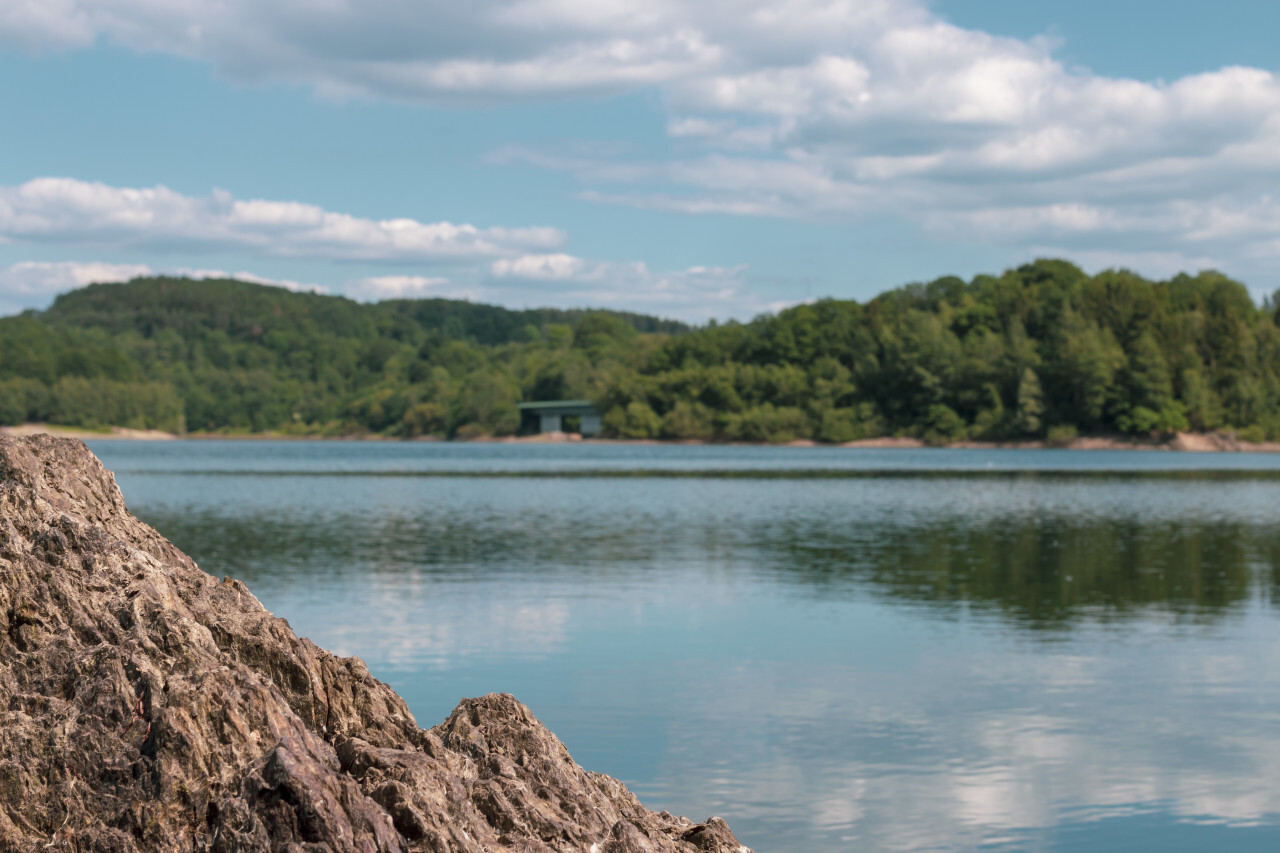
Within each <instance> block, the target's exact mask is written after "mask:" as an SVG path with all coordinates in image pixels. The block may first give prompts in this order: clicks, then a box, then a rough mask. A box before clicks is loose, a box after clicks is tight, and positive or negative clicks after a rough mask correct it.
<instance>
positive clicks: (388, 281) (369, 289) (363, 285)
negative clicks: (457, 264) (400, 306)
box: [343, 275, 466, 301]
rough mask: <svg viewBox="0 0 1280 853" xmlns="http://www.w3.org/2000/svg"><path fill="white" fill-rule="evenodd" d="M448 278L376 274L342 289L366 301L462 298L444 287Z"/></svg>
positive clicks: (447, 282) (348, 294)
mask: <svg viewBox="0 0 1280 853" xmlns="http://www.w3.org/2000/svg"><path fill="white" fill-rule="evenodd" d="M448 284H449V279H447V278H440V277H432V276H422V275H378V276H370V277H368V278H362V279H358V280H356V281H353V282H351V283H350V284H348V285H347V286H346V287H345V288H343V291H344V292H345V293H346V295H347V296H350V297H353V298H355V299H363V300H366V301H376V300H379V299H421V298H423V297H428V296H444V297H445V298H448V299H462V298H466V297H464V296H460V295H457V291H456V290H453V289H445V288H446V286H447V285H448Z"/></svg>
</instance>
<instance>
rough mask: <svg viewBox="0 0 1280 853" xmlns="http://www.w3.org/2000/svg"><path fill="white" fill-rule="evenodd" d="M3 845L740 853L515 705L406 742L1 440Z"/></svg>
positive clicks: (389, 707)
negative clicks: (589, 761) (631, 787)
mask: <svg viewBox="0 0 1280 853" xmlns="http://www.w3.org/2000/svg"><path fill="white" fill-rule="evenodd" d="M0 850H6V851H7V850H15V851H28V850H30V851H36V850H40V851H44V850H55V851H56V850H71V851H77V852H78V853H88V851H104V853H105V851H120V853H124V851H169V850H173V851H179V850H182V851H185V850H200V851H226V853H233V851H258V850H281V851H294V853H301V851H315V853H318V851H348V850H354V851H431V853H446V851H448V852H449V853H453V852H454V851H456V853H464V851H465V853H473V852H474V853H479V851H503V850H510V851H521V853H549V851H582V853H587V851H595V853H695V851H706V853H743V851H746V848H745V847H742V845H740V844H739V842H738V840H737V839H736V838H734V836H733V833H732V832H730V831H729V828H728V826H726V825H725V823H724V822H723V821H721V820H719V819H716V818H712V819H711V820H709V821H707V822H706V823H701V824H696V825H695V824H693V823H691V822H690V821H688V820H686V819H684V818H679V817H673V816H671V815H670V814H667V813H666V812H662V813H660V814H655V813H653V812H650V811H648V810H646V809H645V808H644V807H643V806H642V805H641V804H640V803H639V801H638V800H637V799H636V798H635V797H634V796H633V795H632V794H631V793H630V792H629V791H628V790H627V789H626V788H625V787H624V786H623V785H622V784H621V783H620V782H618V781H616V780H614V779H611V778H609V777H608V776H602V775H599V774H596V773H590V772H588V771H586V770H583V769H582V768H581V767H579V766H578V765H577V764H575V763H574V762H573V759H572V758H570V757H569V753H568V751H567V750H565V748H564V745H563V744H561V743H560V741H559V740H557V739H556V737H555V736H554V735H553V734H551V732H549V731H547V729H546V728H544V727H543V726H542V724H541V723H539V722H538V721H537V720H536V719H535V718H534V716H533V715H532V714H531V713H530V712H529V709H528V708H526V707H524V706H523V705H521V704H520V703H519V702H517V701H516V700H515V699H514V698H512V697H511V696H507V695H498V694H494V695H490V696H484V697H482V698H479V699H469V700H464V701H463V702H462V703H461V704H459V705H458V707H457V709H456V710H455V711H454V712H453V714H452V715H451V716H450V717H449V719H448V720H446V721H445V722H444V723H442V724H441V725H439V726H436V727H435V728H433V729H429V730H425V731H424V730H422V729H420V728H418V725H417V723H416V722H415V721H414V719H413V715H412V714H410V713H409V709H408V707H407V706H406V705H405V703H404V700H402V699H401V698H400V697H399V696H397V695H396V693H395V692H394V691H392V690H391V688H389V687H387V686H386V685H385V684H382V683H381V682H379V681H378V680H377V679H375V678H373V677H372V676H371V675H370V674H369V671H368V670H367V669H366V668H365V666H364V664H363V663H362V662H361V661H360V660H359V659H357V658H338V657H335V656H333V655H331V654H329V653H328V652H326V651H324V650H323V649H321V648H318V647H317V646H315V645H314V644H313V643H311V642H310V641H308V640H306V639H302V638H299V637H298V636H296V635H295V634H294V633H293V631H292V630H290V628H289V625H288V623H286V622H285V621H284V620H283V619H277V618H275V617H274V616H272V615H271V614H270V613H268V612H267V611H266V609H264V608H263V607H262V605H261V604H260V603H259V602H258V600H257V599H256V598H254V597H253V595H252V594H251V593H250V592H249V590H248V589H247V588H246V587H245V585H244V584H243V583H240V582H239V581H235V580H230V579H224V580H222V581H218V580H217V579H215V578H213V577H211V576H209V575H207V574H205V573H204V572H203V571H201V570H200V569H199V568H197V567H196V565H195V563H194V562H192V561H191V559H190V558H188V557H187V556H186V555H184V554H183V553H182V552H180V551H179V550H178V549H177V548H175V547H174V546H173V545H172V544H170V543H169V542H168V541H167V540H165V539H164V537H162V536H161V535H160V534H158V533H157V532H156V531H155V530H153V529H151V528H150V527H148V526H147V525H145V524H143V523H142V522H140V521H138V520H137V519H136V518H134V517H133V516H132V515H130V514H129V512H128V511H127V510H126V509H125V505H124V501H123V499H122V498H121V495H120V492H119V490H118V489H117V488H116V485H115V480H114V478H113V477H112V476H111V474H110V473H109V472H107V471H106V470H105V469H104V468H103V467H102V465H101V463H100V462H99V461H98V460H97V458H96V457H94V456H93V454H92V453H90V452H89V450H88V448H86V447H85V446H84V445H83V444H81V443H80V442H79V441H73V440H67V439H54V438H50V437H48V436H36V437H33V438H11V437H0ZM746 853H749V851H746Z"/></svg>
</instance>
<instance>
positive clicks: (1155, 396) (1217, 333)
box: [0, 260, 1280, 444]
mask: <svg viewBox="0 0 1280 853" xmlns="http://www.w3.org/2000/svg"><path fill="white" fill-rule="evenodd" d="M1277 323H1278V318H1277V306H1276V305H1275V304H1274V303H1273V302H1272V301H1270V300H1268V301H1266V302H1264V303H1263V304H1262V305H1258V304H1256V303H1255V302H1254V300H1253V299H1252V298H1251V297H1250V295H1249V292H1248V291H1247V289H1246V288H1245V287H1244V286H1243V285H1241V284H1240V283H1238V282H1235V281H1232V280H1231V279H1229V278H1227V277H1226V276H1223V275H1221V274H1219V273H1215V272H1203V273H1200V274H1198V275H1194V276H1193V275H1178V276H1175V277H1173V278H1171V279H1169V280H1166V281H1150V280H1147V279H1144V278H1142V277H1140V276H1138V275H1136V274H1134V273H1131V272H1128V271H1124V270H1109V271H1105V272H1102V273H1099V274H1097V275H1095V276H1088V275H1086V274H1085V273H1083V272H1082V271H1081V270H1080V269H1079V268H1077V267H1075V266H1074V265H1072V264H1070V263H1068V262H1065V261H1059V260H1041V261H1037V262H1035V263H1032V264H1027V265H1025V266H1022V267H1018V268H1017V269H1012V270H1009V271H1006V272H1005V273H1003V274H1002V275H999V276H992V275H979V276H976V277H975V278H973V279H972V280H970V281H964V280H962V279H959V278H955V277H946V278H940V279H938V280H936V281H933V282H930V283H928V284H912V285H907V286H905V287H900V288H897V289H894V290H891V291H888V292H886V293H883V294H881V295H880V296H877V297H875V298H874V299H872V300H870V301H868V302H865V303H860V302H856V301H852V300H835V299H827V300H822V301H818V302H814V303H812V304H806V305H799V306H796V307H794V308H790V309H787V310H784V311H781V312H779V313H778V314H776V315H765V316H761V317H759V318H757V319H755V320H753V321H751V322H747V323H738V322H729V323H722V324H717V323H714V322H713V323H711V324H708V325H706V326H703V327H699V328H690V327H688V326H685V325H683V324H680V323H676V322H674V321H668V320H661V319H658V318H654V317H648V316H644V315H637V314H628V313H621V312H609V311H587V310H580V311H558V310H553V309H538V310H529V311H511V310H507V309H503V308H498V307H495V306H488V305H477V304H473V303H468V302H458V301H450V300H439V299H432V300H393V301H387V302H380V303H377V304H374V305H367V304H361V303H357V302H353V301H351V300H348V299H345V298H342V297H336V296H326V295H321V294H314V293H292V292H289V291H285V290H282V289H280V288H273V287H266V286H262V285H256V284H249V283H245V282H238V281H229V280H224V281H188V280H185V279H172V278H147V279H137V280H134V281H132V282H128V283H126V284H112V285H91V286H89V287H87V288H83V289H80V290H76V291H72V292H70V293H67V294H64V295H63V296H60V297H59V298H58V299H57V300H56V301H55V302H54V304H53V305H52V306H51V307H50V308H49V309H48V310H47V311H43V312H32V311H29V312H25V313H24V314H21V315H18V316H15V317H7V318H3V319H0V423H18V422H22V421H25V420H42V421H48V422H51V423H61V424H68V425H74V426H85V427H94V426H105V425H108V424H111V425H120V426H132V427H139V428H156V429H163V430H168V431H172V432H197V433H201V432H262V431H278V432H281V433H286V434H298V435H347V434H361V433H366V434H380V435H387V436H397V437H404V438H412V437H417V436H427V435H430V436H438V437H442V438H467V437H476V436H480V435H506V434H513V433H516V432H519V431H521V430H522V428H524V429H527V428H528V426H529V425H528V424H522V422H521V419H520V413H519V410H518V408H517V404H518V403H519V402H520V401H522V400H549V399H561V398H586V399H591V400H593V401H595V402H596V403H597V405H598V406H599V407H600V408H601V411H602V412H603V413H604V424H605V429H606V432H607V433H608V434H610V435H614V436H618V437H624V438H670V439H700V440H706V441H766V442H783V441H790V440H793V439H801V438H808V439H813V440H816V441H821V442H846V441H852V440H856V439H861V438H871V437H877V436H886V435H896V436H912V437H918V438H921V439H924V440H926V441H929V442H931V443H936V444H946V443H950V442H954V441H958V440H963V439H984V440H1010V439H1019V438H1048V439H1050V440H1055V441H1057V440H1066V439H1069V438H1071V437H1074V436H1075V435H1077V434H1099V433H1127V434H1134V435H1143V434H1151V433H1161V432H1172V431H1175V430H1187V429H1194V430H1215V429H1216V430H1231V431H1234V432H1236V433H1237V434H1238V435H1239V436H1240V437H1241V438H1244V439H1246V440H1262V439H1280V332H1278V329H1277Z"/></svg>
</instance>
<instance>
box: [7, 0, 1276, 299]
mask: <svg viewBox="0 0 1280 853" xmlns="http://www.w3.org/2000/svg"><path fill="white" fill-rule="evenodd" d="M100 39H105V40H107V41H110V42H112V43H115V44H118V45H123V46H126V47H131V48H134V49H137V50H146V51H161V52H167V53H171V54H177V55H181V56H186V57H190V58H194V59H199V60H202V61H207V62H209V63H212V64H213V65H215V66H216V67H218V68H219V69H220V70H221V72H222V73H223V74H225V75H227V76H229V77H233V78H236V79H240V80H255V81H257V80H274V81H287V82H292V83H296V84H301V85H305V86H309V87H312V88H313V89H314V90H316V91H318V92H321V93H326V94H331V95H337V96H372V97H379V98H389V99H396V100H402V101H408V102H414V103H433V104H441V103H452V102H456V101H459V100H462V101H472V102H475V101H481V102H502V101H512V100H520V99H528V98H531V97H565V96H572V95H583V94H599V93H606V94H607V93H618V92H626V91H634V90H636V89H640V88H648V89H657V90H658V91H660V92H661V93H662V96H663V98H662V103H663V104H664V107H665V109H666V111H667V117H666V126H667V131H668V134H669V136H670V137H671V139H672V141H673V142H674V143H676V144H675V145H674V146H673V148H672V150H673V151H674V152H675V153H674V154H671V153H668V152H665V151H664V152H663V153H662V154H660V155H657V156H656V158H650V159H645V158H644V157H637V156H636V155H634V154H631V155H626V154H622V155H612V156H609V155H600V154H597V155H594V156H583V155H581V154H578V155H575V156H573V157H562V156H558V155H557V154H556V152H554V151H541V152H525V155H524V156H525V160H526V161H527V162H529V163H534V164H536V165H538V166H540V167H543V168H558V169H565V170H569V171H572V172H575V173H576V174H577V175H578V176H579V178H580V180H581V181H582V183H583V185H584V186H583V194H582V197H583V198H585V199H588V200H594V201H600V202H607V203H613V204H625V205H632V206H638V207H645V208H652V209H659V210H669V211H678V212H682V213H687V214H694V215H696V214H718V215H736V216H766V217H788V218H800V219H810V220H824V221H826V220H830V219H832V218H838V219H847V220H849V221H858V220H860V219H866V218H868V217H886V216H892V217H896V218H900V219H902V220H903V221H907V222H911V223H915V224H916V225H918V226H920V227H923V228H926V229H930V230H932V231H934V232H936V233H938V234H941V235H943V236H944V237H948V238H951V239H955V240H958V241H963V242H970V241H975V240H976V241H981V242H985V243H988V244H996V245H1007V246H1017V247H1025V246H1027V245H1049V246H1061V247H1062V248H1063V249H1064V250H1066V251H1120V250H1121V248H1122V245H1121V244H1123V248H1127V249H1128V250H1130V251H1134V252H1141V253H1165V254H1168V253H1169V252H1173V251H1178V252H1182V253H1184V254H1186V255H1188V256H1192V257H1203V258H1209V259H1213V260H1215V261H1217V262H1228V263H1230V265H1231V266H1233V267H1238V266H1240V265H1241V264H1245V265H1253V266H1254V267H1255V268H1258V269H1262V268H1269V265H1272V264H1274V262H1275V260H1276V259H1277V258H1280V203H1277V201H1276V200H1275V198H1274V197H1273V196H1272V195H1269V194H1267V193H1266V191H1265V188H1266V187H1270V186H1275V185H1276V181H1277V179H1280V78H1278V77H1277V75H1276V74H1275V73H1273V72H1270V71H1266V70H1260V69H1251V68H1238V67H1234V68H1221V69H1209V70H1206V71H1205V72H1204V73H1200V74H1193V75H1189V76H1186V77H1184V78H1182V79H1177V80H1172V81H1169V82H1164V81H1142V80H1133V79H1122V78H1114V77H1107V76H1104V75H1101V74H1096V73H1093V72H1091V71H1089V70H1087V69H1080V68H1075V67H1068V66H1065V65H1064V64H1063V63H1062V62H1060V61H1059V60H1058V59H1057V58H1056V57H1055V55H1054V45H1053V43H1052V42H1051V41H1049V40H1048V39H1033V40H1020V39H1013V38H1003V37H997V36H993V35H990V34H988V33H984V32H980V31H976V30H972V29H965V28H963V27H958V26H954V25H952V24H950V23H948V22H947V21H946V20H945V19H943V18H942V17H940V16H939V15H937V14H935V13H934V12H933V11H931V9H930V6H929V4H928V3H927V2H925V0H700V2H693V0H653V2H649V3H645V4H643V5H638V4H635V3H630V2H622V0H598V2H592V3H587V2H582V0H476V2H473V3H465V4H454V5H452V6H448V7H439V8H435V7H433V8H432V10H431V13H430V14H424V12H423V10H422V7H421V6H420V4H416V3H412V2H410V0H377V2H374V3H356V2H355V0H332V2H327V3H325V4H322V5H320V6H317V5H316V4H314V3H304V2H302V0H282V2H277V3H270V4H262V3H254V2H251V0H186V2H184V3H181V4H157V3H154V2H152V0H52V2H49V3H42V4H36V3H26V2H18V3H10V4H7V5H6V6H5V8H4V10H3V11H0V43H5V44H10V45H18V46H21V47H25V48H27V49H29V50H36V51H39V50H56V49H65V48H73V47H76V46H81V45H87V44H90V43H93V42H94V41H95V40H100ZM627 157H630V158H631V159H627ZM87 187H88V185H78V186H76V187H62V188H61V189H59V188H58V187H55V186H44V185H42V186H39V187H32V188H31V189H32V193H33V194H38V193H36V191H37V190H38V191H40V192H44V193H52V194H57V193H56V192H55V190H56V191H59V192H62V194H63V195H68V194H73V195H77V196H78V197H79V200H78V202H77V205H79V207H77V209H79V210H82V212H85V211H87V212H89V213H92V214H93V215H94V216H95V217H96V219H95V221H96V222H98V225H97V226H95V228H93V229H89V230H90V233H91V234H92V235H99V236H102V237H103V238H104V239H106V238H107V237H109V236H110V235H111V234H114V233H117V232H118V233H123V234H135V233H137V232H136V229H137V228H139V227H141V225H139V222H140V221H141V220H145V219H147V218H148V217H153V218H154V219H156V221H162V222H163V223H165V224H164V228H167V229H168V230H169V231H170V232H174V233H168V234H166V235H165V237H164V238H165V239H178V238H181V239H186V240H191V241H194V242H196V243H201V244H207V243H210V242H218V241H223V242H226V241H230V242H232V243H236V244H237V245H241V244H243V243H244V242H246V241H250V242H252V241H254V240H257V241H259V242H258V243H257V244H256V245H257V247H258V248H259V250H261V251H270V252H273V253H276V254H288V253H297V254H303V253H306V254H310V253H312V252H315V251H319V252H324V253H329V254H331V255H334V256H340V257H348V258H357V259H372V258H377V257H382V256H385V255H387V254H388V253H390V254H395V255H398V256H410V255H415V253H416V254H417V255H418V256H426V255H439V254H449V253H455V254H461V255H468V256H475V255H484V254H486V253H488V254H490V255H492V256H494V257H502V258H506V259H514V258H517V257H519V256H522V255H525V254H547V255H550V254H554V253H555V251H556V250H558V249H559V248H560V246H559V243H558V240H559V236H558V235H557V234H556V233H555V232H552V231H549V230H547V229H541V230H539V229H518V230H517V231H514V232H503V231H500V230H495V229H487V230H483V231H482V230H478V229H474V228H471V227H470V226H453V225H450V224H449V223H437V224H434V225H426V224H422V223H417V222H412V221H404V220H387V221H381V222H373V221H370V220H362V219H356V218H354V217H345V216H342V215H341V214H334V213H329V212H326V211H322V210H319V209H318V208H314V207H310V206H307V205H301V204H293V203H283V202H254V201H249V202H243V201H235V200H232V199H227V198H224V197H223V196H220V195H219V194H216V193H215V194H214V195H213V196H210V197H208V198H202V199H190V198H186V197H182V196H177V197H176V198H175V197H174V195H175V194H172V193H170V192H169V191H167V190H164V188H161V187H157V188H154V189H151V190H135V191H131V192H134V193H136V194H138V195H137V197H136V198H134V197H130V198H127V199H125V198H120V197H112V198H109V199H105V200H103V199H98V198H96V197H95V196H96V195H101V194H102V193H96V194H95V193H94V192H91V191H89V189H88V188H87ZM73 191H74V192H73ZM106 195H108V196H110V195H111V193H110V192H108V193H106ZM6 202H7V199H4V198H0V223H2V222H4V221H5V220H4V205H5V204H6ZM99 206H103V209H99ZM39 214H40V211H39V210H36V211H34V212H31V211H28V212H27V213H26V214H24V216H23V217H21V228H22V229H23V230H22V231H21V233H22V234H23V235H25V236H26V237H27V238H29V239H38V238H39V237H40V235H41V233H42V232H41V228H42V227H44V226H42V224H41V222H42V221H43V220H42V219H41V217H40V215H39ZM11 218H12V217H11ZM28 220H29V221H28ZM196 220H198V221H202V222H203V221H206V220H207V221H211V222H212V223H213V224H214V225H215V226H216V227H213V228H199V229H196V228H190V229H187V228H184V227H183V226H182V223H186V222H191V221H196ZM16 228H18V225H16V224H14V223H13V222H9V223H8V224H7V225H5V226H4V227H3V228H0V233H3V234H6V235H8V234H10V233H11V231H13V230H14V229H16ZM157 228H160V226H157V225H156V224H154V223H150V224H148V225H147V229H148V230H149V233H150V232H155V231H156V229H157ZM164 228H161V229H160V230H162V231H163V230H164ZM268 232H273V234H274V232H278V233H280V234H282V235H284V239H282V240H278V241H277V240H276V239H275V238H274V236H267V235H268ZM247 234H252V235H254V236H253V237H249V236H246V235H247ZM512 244H523V248H521V249H517V250H512V249H511V246H512ZM533 244H536V245H533ZM529 278H531V279H536V278H537V276H530V277H529Z"/></svg>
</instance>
